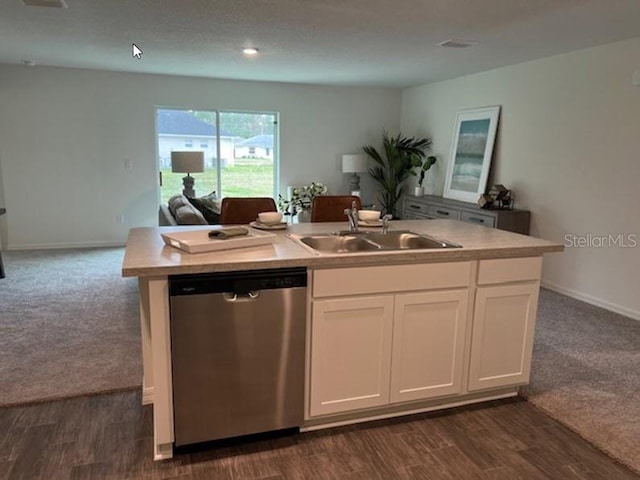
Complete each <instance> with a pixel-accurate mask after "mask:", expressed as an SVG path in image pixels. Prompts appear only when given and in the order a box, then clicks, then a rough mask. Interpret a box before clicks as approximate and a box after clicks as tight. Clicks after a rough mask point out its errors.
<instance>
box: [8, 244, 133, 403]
mask: <svg viewBox="0 0 640 480" xmlns="http://www.w3.org/2000/svg"><path fill="white" fill-rule="evenodd" d="M123 255H124V249H123V248H99V249H68V250H67V249H65V250H38V251H5V252H3V254H2V256H3V259H4V263H5V270H6V275H7V278H4V279H0V405H4V406H6V405H15V404H21V403H29V402H34V401H43V400H50V399H55V398H65V397H70V396H77V395H85V394H95V393H102V392H108V391H115V390H123V389H128V388H134V387H138V386H140V385H141V381H142V366H141V353H140V326H139V320H138V299H137V298H138V297H137V295H138V287H137V281H136V280H135V279H123V278H122V277H121V275H120V269H121V268H122V258H123Z"/></svg>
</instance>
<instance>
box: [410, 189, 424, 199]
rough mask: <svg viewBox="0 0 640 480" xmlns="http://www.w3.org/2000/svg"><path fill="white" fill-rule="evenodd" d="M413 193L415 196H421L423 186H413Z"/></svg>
mask: <svg viewBox="0 0 640 480" xmlns="http://www.w3.org/2000/svg"><path fill="white" fill-rule="evenodd" d="M413 194H414V195H415V196H416V197H422V196H423V195H424V188H423V187H414V189H413Z"/></svg>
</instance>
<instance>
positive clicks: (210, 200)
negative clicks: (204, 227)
mask: <svg viewBox="0 0 640 480" xmlns="http://www.w3.org/2000/svg"><path fill="white" fill-rule="evenodd" d="M215 199H216V192H211V193H210V194H209V195H205V196H203V197H199V198H189V199H188V200H189V202H191V205H193V206H194V207H196V208H197V209H198V210H199V211H200V213H202V216H203V217H204V218H205V220H206V221H207V223H209V225H216V224H218V223H220V213H219V212H218V207H217V205H216V203H215V202H214V200H215Z"/></svg>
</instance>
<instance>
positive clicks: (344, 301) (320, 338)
mask: <svg viewBox="0 0 640 480" xmlns="http://www.w3.org/2000/svg"><path fill="white" fill-rule="evenodd" d="M392 328H393V295H383V296H376V297H358V298H341V299H331V300H319V301H315V302H313V307H312V318H311V385H310V414H311V416H315V415H326V414H330V413H337V412H345V411H349V410H358V409H363V408H368V407H375V406H380V405H386V404H387V403H389V375H390V369H391V330H392Z"/></svg>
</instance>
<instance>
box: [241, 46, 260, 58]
mask: <svg viewBox="0 0 640 480" xmlns="http://www.w3.org/2000/svg"><path fill="white" fill-rule="evenodd" d="M242 53H244V54H245V55H249V56H250V57H253V56H254V55H257V54H258V49H257V48H253V47H247V48H243V49H242Z"/></svg>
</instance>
